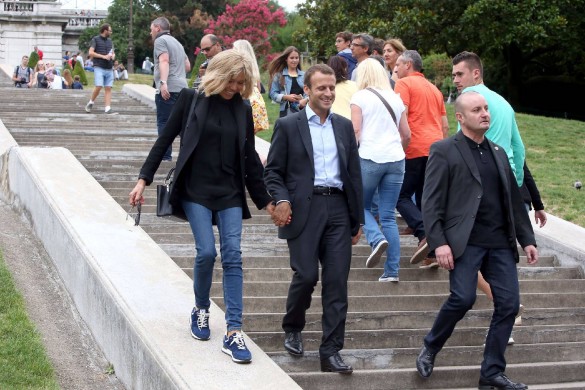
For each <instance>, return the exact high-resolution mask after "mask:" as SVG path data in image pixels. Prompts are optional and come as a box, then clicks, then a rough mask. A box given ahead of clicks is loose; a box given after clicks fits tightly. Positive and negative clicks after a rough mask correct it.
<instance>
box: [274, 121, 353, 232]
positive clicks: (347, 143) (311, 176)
mask: <svg viewBox="0 0 585 390" xmlns="http://www.w3.org/2000/svg"><path fill="white" fill-rule="evenodd" d="M331 122H332V125H333V132H334V133H335V141H336V143H337V151H338V153H339V167H340V171H341V180H342V182H343V189H344V191H345V194H346V197H347V204H348V208H349V218H350V223H351V234H352V235H356V234H357V233H358V231H359V228H360V226H361V225H362V224H363V223H364V205H363V196H362V175H361V169H360V161H359V155H358V149H357V143H356V140H355V135H354V132H353V126H352V124H351V122H350V121H349V120H347V119H346V118H343V117H341V116H339V115H336V114H332V116H331ZM264 181H265V183H266V188H267V189H268V192H269V193H270V195H272V198H273V199H274V200H275V201H277V202H278V201H281V200H288V201H290V202H291V204H292V220H291V223H290V224H289V225H286V226H284V227H281V228H279V229H278V237H279V238H284V239H292V238H295V237H297V236H298V235H299V234H300V233H301V231H302V230H303V229H304V227H305V223H306V221H307V216H308V215H309V210H310V207H311V199H312V198H313V187H314V185H315V184H314V183H315V162H314V160H313V143H312V141H311V132H310V130H309V122H308V120H307V114H306V113H305V111H301V112H298V113H296V114H293V115H288V116H286V117H284V118H281V119H279V120H278V121H277V122H276V124H275V126H274V134H273V135H272V145H271V146H270V151H269V152H268V161H267V163H266V168H265V171H264Z"/></svg>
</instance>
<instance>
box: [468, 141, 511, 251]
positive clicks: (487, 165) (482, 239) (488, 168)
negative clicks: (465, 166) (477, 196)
mask: <svg viewBox="0 0 585 390" xmlns="http://www.w3.org/2000/svg"><path fill="white" fill-rule="evenodd" d="M465 140H466V141H467V143H468V145H469V147H470V149H471V154H472V155H473V159H474V160H475V163H476V165H477V169H478V170H479V175H480V177H481V186H482V188H483V195H482V197H481V201H480V202H479V208H478V210H477V214H476V216H475V224H474V225H473V229H472V230H471V235H470V236H469V241H468V245H474V246H479V247H481V248H509V247H510V244H509V242H508V224H507V221H506V217H505V216H506V215H507V212H506V210H505V206H504V199H503V196H504V191H503V188H502V180H501V178H500V174H499V172H498V166H497V165H496V160H495V156H494V155H493V153H492V151H491V148H490V146H489V144H488V141H487V139H484V140H483V142H482V143H481V144H477V143H476V142H475V141H473V140H471V139H470V138H468V137H465ZM461 190H462V191H465V189H464V188H462V189H461Z"/></svg>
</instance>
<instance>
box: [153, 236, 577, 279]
mask: <svg viewBox="0 0 585 390" xmlns="http://www.w3.org/2000/svg"><path fill="white" fill-rule="evenodd" d="M161 247H162V248H163V250H165V251H166V252H167V253H169V252H170V251H173V252H174V251H176V250H177V247H178V245H172V246H166V245H161ZM183 249H184V250H185V251H187V250H188V249H189V248H186V246H185V247H184V248H183ZM191 250H192V251H194V250H193V249H192V248H191ZM248 250H250V251H252V250H255V248H252V249H250V248H248V247H247V245H242V252H243V253H244V256H245V253H246V251H248ZM169 255H171V256H172V255H173V254H171V253H169ZM185 272H187V273H188V274H189V272H190V268H186V269H185ZM380 275H381V270H380V269H376V268H354V269H351V270H350V280H353V281H377V280H378V277H380ZM399 275H400V283H399V284H402V282H407V281H415V280H418V281H439V280H448V279H449V272H448V271H446V270H443V269H427V270H421V269H418V268H404V269H401V270H400V273H399ZM518 275H519V279H521V280H547V279H548V280H550V279H578V278H580V276H581V271H580V270H579V269H578V268H572V267H520V268H518ZM291 276H292V271H291V269H290V268H261V269H251V268H244V280H245V281H246V282H254V281H256V282H259V281H267V282H275V281H281V282H287V281H288V282H290V279H291ZM213 277H214V280H218V281H219V280H221V269H215V270H214V276H213ZM217 278H219V279H217Z"/></svg>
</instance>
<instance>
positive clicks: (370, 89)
mask: <svg viewBox="0 0 585 390" xmlns="http://www.w3.org/2000/svg"><path fill="white" fill-rule="evenodd" d="M366 89H367V90H368V91H370V92H372V93H373V94H374V95H376V96H378V97H379V98H380V100H381V101H382V103H384V105H385V106H386V109H387V110H388V112H389V113H390V116H392V119H394V123H396V128H398V122H397V121H396V114H395V113H394V110H393V109H392V107H390V104H388V102H387V101H386V99H384V97H383V96H382V95H380V93H378V91H376V90H375V89H373V88H366Z"/></svg>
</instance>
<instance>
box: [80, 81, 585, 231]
mask: <svg viewBox="0 0 585 390" xmlns="http://www.w3.org/2000/svg"><path fill="white" fill-rule="evenodd" d="M152 77H153V76H152V75H143V74H131V75H130V80H127V81H116V82H115V84H114V90H116V91H120V90H122V86H123V85H124V84H125V83H139V84H148V85H151V84H152ZM265 78H266V77H265ZM88 81H89V82H90V84H91V86H89V85H88V86H87V87H86V88H93V74H91V73H88ZM264 81H265V82H264V85H265V86H266V87H267V88H268V87H269V84H268V83H266V80H264ZM263 96H264V101H265V102H266V108H267V110H268V117H269V119H270V124H271V128H270V129H269V130H267V131H262V132H260V133H258V134H257V135H258V136H259V137H260V138H262V139H265V140H267V141H270V139H271V137H272V129H273V127H274V122H275V121H276V119H278V115H279V105H278V104H275V103H272V101H271V100H270V98H269V97H268V93H266V94H264V95H263ZM447 114H448V117H449V126H450V128H451V133H454V132H455V130H456V129H457V124H456V121H455V114H454V112H453V106H452V105H448V106H447ZM516 119H517V121H518V127H519V128H520V133H521V134H522V139H523V141H524V144H525V146H526V161H527V162H528V167H529V168H530V171H531V172H532V175H533V176H534V179H535V181H536V184H537V185H538V188H539V190H540V193H541V196H542V199H543V202H544V205H545V211H547V212H550V213H551V214H554V215H556V216H558V217H561V218H563V219H565V220H567V221H570V222H573V223H575V224H577V225H580V226H583V227H585V190H581V191H577V190H575V188H574V187H573V183H574V182H575V180H577V179H579V180H581V181H582V182H585V153H584V151H585V122H579V121H574V120H566V119H559V118H547V117H542V116H534V115H527V114H517V115H516Z"/></svg>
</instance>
